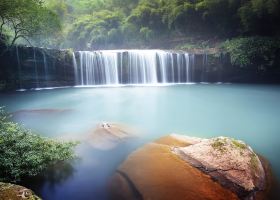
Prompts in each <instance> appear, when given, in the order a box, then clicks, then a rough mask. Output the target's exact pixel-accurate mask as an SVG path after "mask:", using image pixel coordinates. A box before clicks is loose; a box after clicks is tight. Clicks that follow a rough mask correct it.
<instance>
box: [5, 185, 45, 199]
mask: <svg viewBox="0 0 280 200" xmlns="http://www.w3.org/2000/svg"><path fill="white" fill-rule="evenodd" d="M0 199H1V200H41V199H40V198H39V197H38V196H36V195H35V194H34V192H33V191H32V190H29V189H27V188H25V187H23V186H20V185H14V184H10V183H2V182H0Z"/></svg>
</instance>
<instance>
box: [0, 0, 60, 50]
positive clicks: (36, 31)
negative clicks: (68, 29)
mask: <svg viewBox="0 0 280 200" xmlns="http://www.w3.org/2000/svg"><path fill="white" fill-rule="evenodd" d="M0 10H1V12H0V18H1V20H2V23H1V30H0V31H1V33H0V34H1V35H3V34H4V30H5V31H6V34H7V32H8V34H9V35H11V38H12V39H11V41H10V44H9V45H10V46H12V45H14V44H15V42H16V41H17V40H18V39H20V38H22V39H24V40H26V41H27V42H28V43H29V44H30V39H32V38H35V37H36V36H39V35H43V36H45V37H47V36H48V35H49V34H54V33H56V32H58V31H59V30H60V29H61V26H60V21H59V19H58V17H57V15H56V14H55V13H53V12H52V11H50V10H48V9H47V8H46V7H44V6H43V3H42V1H41V0H1V2H0Z"/></svg>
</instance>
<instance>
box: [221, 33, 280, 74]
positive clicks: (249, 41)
mask: <svg viewBox="0 0 280 200" xmlns="http://www.w3.org/2000/svg"><path fill="white" fill-rule="evenodd" d="M223 48H224V49H225V50H226V51H227V52H229V53H230V56H231V62H232V64H233V65H237V66H241V67H250V66H252V67H256V68H258V69H259V70H265V69H266V68H267V67H273V66H275V65H276V63H275V61H276V58H277V57H278V56H279V51H280V39H279V38H268V37H244V38H237V39H232V40H229V41H226V42H225V43H224V44H223Z"/></svg>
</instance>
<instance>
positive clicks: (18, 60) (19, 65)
mask: <svg viewBox="0 0 280 200" xmlns="http://www.w3.org/2000/svg"><path fill="white" fill-rule="evenodd" d="M16 54H17V64H18V78H19V87H20V89H21V88H22V83H21V78H22V77H21V61H20V57H19V51H18V46H16Z"/></svg>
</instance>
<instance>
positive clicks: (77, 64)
mask: <svg viewBox="0 0 280 200" xmlns="http://www.w3.org/2000/svg"><path fill="white" fill-rule="evenodd" d="M76 57H77V58H78V59H76ZM194 58H195V57H194V55H189V54H188V53H183V52H168V51H163V50H114V51H109V50H106V51H92V52H90V51H79V52H78V53H77V54H75V53H73V66H74V72H75V82H76V85H118V84H161V83H163V84H167V83H189V82H191V81H192V72H191V71H192V68H193V66H194V64H195V60H194Z"/></svg>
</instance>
